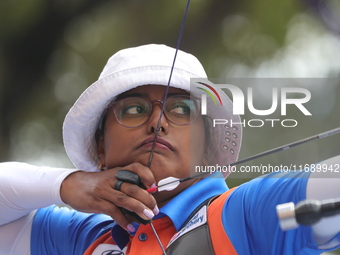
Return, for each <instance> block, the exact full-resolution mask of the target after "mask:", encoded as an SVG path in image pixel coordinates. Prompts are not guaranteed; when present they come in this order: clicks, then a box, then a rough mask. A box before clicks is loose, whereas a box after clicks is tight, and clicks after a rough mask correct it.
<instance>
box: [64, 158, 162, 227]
mask: <svg viewBox="0 0 340 255" xmlns="http://www.w3.org/2000/svg"><path fill="white" fill-rule="evenodd" d="M122 169H124V170H128V171H131V172H133V173H135V174H137V175H138V176H139V177H140V179H141V181H142V183H143V184H144V186H145V187H146V188H150V187H151V186H152V185H153V184H154V177H153V174H152V172H151V170H150V169H149V168H147V167H145V166H143V165H142V164H140V163H133V164H130V165H127V166H125V167H117V168H113V169H109V170H106V171H103V172H95V173H89V172H82V171H79V172H75V173H72V174H71V175H69V176H68V177H67V178H66V179H65V180H64V182H63V183H62V186H61V190H60V194H61V198H62V200H63V201H64V202H65V203H67V204H69V205H70V206H71V207H73V208H74V209H77V210H79V211H82V212H92V213H104V214H107V215H109V216H111V217H112V218H113V219H114V220H115V221H116V222H117V223H118V224H119V225H121V226H122V227H123V228H125V229H127V230H129V229H130V230H129V231H131V229H132V225H130V220H129V219H128V218H127V217H126V216H125V215H124V214H123V213H122V212H121V209H120V208H125V209H126V210H128V211H131V212H135V213H136V214H138V215H139V216H140V217H141V218H143V219H145V220H150V219H151V218H153V216H154V215H156V214H158V212H159V210H158V207H157V203H156V200H155V198H154V197H153V196H152V195H151V194H149V193H148V192H147V191H146V190H144V189H142V188H140V187H138V186H137V185H134V184H131V183H127V182H123V183H122V184H121V185H120V190H115V188H114V187H115V183H116V182H117V178H116V177H115V175H116V173H117V172H118V171H119V170H122Z"/></svg>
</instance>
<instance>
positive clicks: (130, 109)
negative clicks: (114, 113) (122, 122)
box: [123, 105, 146, 115]
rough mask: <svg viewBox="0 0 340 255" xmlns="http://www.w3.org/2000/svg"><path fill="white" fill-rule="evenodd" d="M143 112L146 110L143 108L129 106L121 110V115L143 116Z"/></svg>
mask: <svg viewBox="0 0 340 255" xmlns="http://www.w3.org/2000/svg"><path fill="white" fill-rule="evenodd" d="M145 112H146V110H145V109H144V107H142V106H138V105H129V106H126V107H125V108H124V109H123V114H131V115H136V114H143V113H145Z"/></svg>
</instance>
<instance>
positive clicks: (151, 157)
mask: <svg viewBox="0 0 340 255" xmlns="http://www.w3.org/2000/svg"><path fill="white" fill-rule="evenodd" d="M189 5H190V0H188V2H187V5H186V8H185V12H184V17H183V20H182V25H181V29H180V32H179V36H178V39H177V45H176V51H175V56H174V59H173V62H172V66H171V71H170V76H169V80H168V84H167V86H166V90H165V94H164V98H163V104H162V108H161V112H160V114H159V118H158V122H157V128H156V130H155V131H156V132H155V138H154V140H153V143H152V147H151V151H150V155H149V161H148V168H150V167H151V162H152V159H153V154H154V150H155V146H156V141H157V137H158V133H159V131H160V127H161V121H162V116H163V113H164V109H165V103H166V99H167V97H168V93H169V88H170V83H171V77H172V73H173V71H174V68H175V63H176V58H177V53H178V50H179V46H180V44H181V39H182V35H183V31H184V25H185V21H186V18H187V14H188V11H189ZM150 225H151V228H152V230H153V232H154V233H155V236H156V238H157V241H158V243H159V246H160V248H161V249H162V252H163V254H164V255H167V253H166V251H165V249H164V247H163V245H162V243H161V241H160V240H159V237H158V234H157V231H156V229H155V228H154V226H153V225H152V223H150Z"/></svg>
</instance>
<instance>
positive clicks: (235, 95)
mask: <svg viewBox="0 0 340 255" xmlns="http://www.w3.org/2000/svg"><path fill="white" fill-rule="evenodd" d="M196 88H197V89H200V90H202V91H204V92H205V93H203V94H201V114H202V115H207V95H208V96H209V97H210V98H211V100H212V101H213V102H214V104H215V105H218V104H220V105H221V106H222V100H221V97H220V95H219V93H223V92H222V91H221V89H227V90H229V92H230V93H231V95H232V105H233V114H234V115H240V116H241V117H242V115H244V114H245V107H247V109H248V110H249V112H251V113H252V114H254V115H256V116H266V117H268V116H269V115H271V114H273V113H274V112H275V111H276V110H277V109H278V108H279V109H280V115H281V116H286V115H287V105H293V106H295V107H296V108H297V109H298V110H299V111H300V112H301V113H302V114H303V115H305V116H312V114H311V113H310V111H309V110H308V109H307V108H306V106H305V105H304V104H306V103H307V102H309V101H310V99H311V93H310V91H309V90H308V89H306V88H299V87H280V88H278V87H273V88H271V106H270V107H269V108H268V109H256V108H255V106H254V93H253V88H252V87H247V88H246V93H244V92H243V91H242V90H241V89H240V88H239V87H237V86H235V85H231V84H207V83H206V82H196ZM218 91H220V92H218ZM297 94H298V95H299V97H298V98H296V97H291V96H290V95H297ZM265 123H268V124H270V125H271V127H274V126H275V125H276V124H280V125H281V126H283V127H295V126H297V125H298V121H297V120H296V119H277V118H269V117H268V118H265V119H263V118H262V119H260V118H258V119H249V120H245V119H244V120H243V121H241V123H235V122H234V123H233V121H232V120H228V119H224V118H223V116H221V118H219V119H213V127H215V126H216V125H226V124H229V125H231V126H233V124H234V125H235V124H240V125H242V126H243V127H246V126H249V127H262V126H264V125H265Z"/></svg>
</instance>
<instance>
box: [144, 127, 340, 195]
mask: <svg viewBox="0 0 340 255" xmlns="http://www.w3.org/2000/svg"><path fill="white" fill-rule="evenodd" d="M339 133H340V127H339V128H335V129H332V130H329V131H326V132H323V133H320V134H317V135H314V136H311V137H308V138H305V139H302V140H299V141H296V142H292V143H290V144H286V145H283V146H280V147H277V148H275V149H271V150H268V151H265V152H262V153H259V154H256V155H253V156H250V157H248V158H245V159H241V160H239V161H236V162H234V163H231V164H229V165H227V167H230V166H236V165H239V164H242V163H245V162H248V161H251V160H254V159H258V158H261V157H264V156H267V155H270V154H273V153H276V152H279V151H283V150H288V149H291V148H293V147H295V146H298V145H301V144H304V143H308V142H311V141H314V140H317V139H322V138H325V137H328V136H331V135H335V134H339ZM204 175H207V173H200V174H197V175H194V176H191V177H186V178H183V179H179V178H175V177H167V178H165V179H162V180H160V181H159V182H158V186H156V187H152V188H149V189H147V191H148V192H149V193H154V192H156V191H164V190H167V191H170V190H173V189H175V188H177V186H178V185H179V184H180V183H181V182H185V181H188V180H191V179H194V178H198V177H202V176H204Z"/></svg>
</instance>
